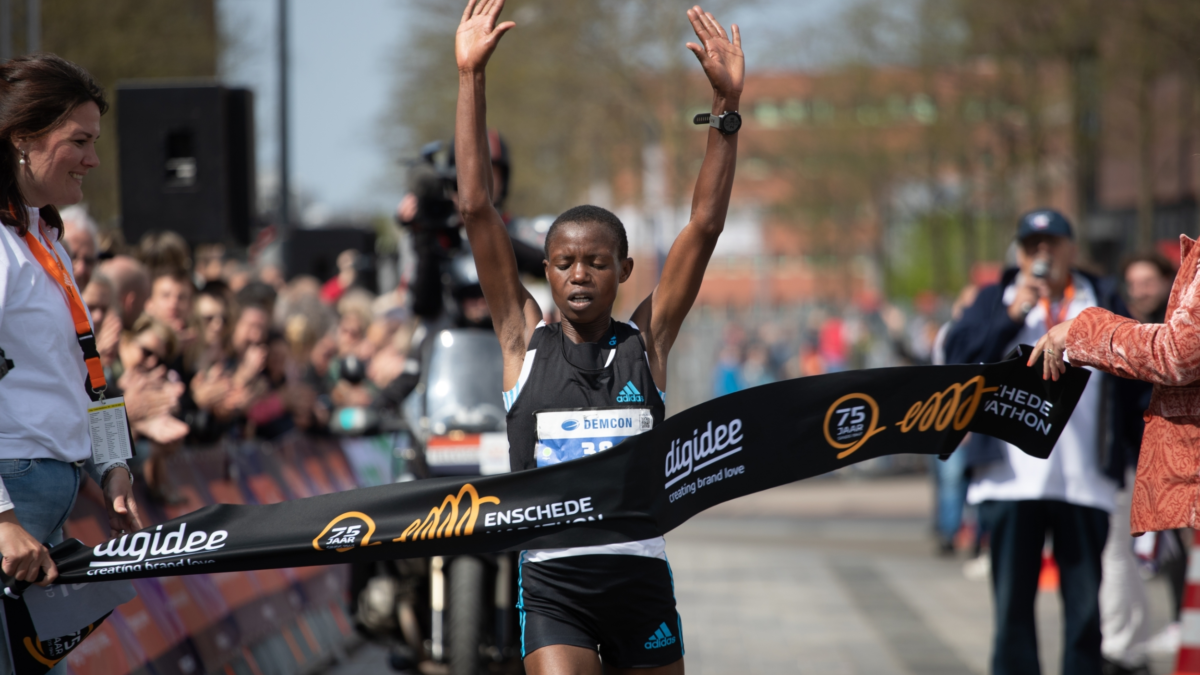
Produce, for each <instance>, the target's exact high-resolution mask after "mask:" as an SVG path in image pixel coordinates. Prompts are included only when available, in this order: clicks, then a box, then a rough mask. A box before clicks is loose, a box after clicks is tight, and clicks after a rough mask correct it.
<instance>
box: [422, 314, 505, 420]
mask: <svg viewBox="0 0 1200 675" xmlns="http://www.w3.org/2000/svg"><path fill="white" fill-rule="evenodd" d="M503 387H504V360H503V357H502V355H501V353H500V343H499V341H497V340H496V335H495V333H493V332H492V331H484V330H444V331H442V332H441V333H439V334H438V335H437V337H435V338H434V344H433V349H432V351H431V352H430V355H429V370H428V379H427V380H426V392H427V393H426V408H425V409H426V411H427V414H428V417H429V425H430V426H429V428H430V430H431V431H433V433H435V434H445V433H447V432H449V431H455V430H457V431H463V432H467V433H483V432H486V431H500V430H503V429H504V428H505V423H504V416H505V413H504V399H503V397H502V396H501V391H502V390H503Z"/></svg>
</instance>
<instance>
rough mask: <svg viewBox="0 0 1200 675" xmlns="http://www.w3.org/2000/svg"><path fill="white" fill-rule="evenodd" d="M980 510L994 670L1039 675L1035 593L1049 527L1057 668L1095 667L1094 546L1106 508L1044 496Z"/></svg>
mask: <svg viewBox="0 0 1200 675" xmlns="http://www.w3.org/2000/svg"><path fill="white" fill-rule="evenodd" d="M979 517H980V521H981V523H982V524H983V526H984V528H985V529H986V530H988V531H989V532H990V536H991V538H990V542H991V543H990V546H991V558H992V593H993V595H994V596H995V604H996V635H995V639H994V643H993V645H992V674H993V675H1038V674H1039V673H1040V672H1041V668H1040V666H1039V664H1038V649H1037V629H1036V626H1035V624H1034V599H1035V598H1036V597H1037V590H1038V576H1039V574H1040V573H1041V568H1042V547H1043V546H1044V544H1045V542H1046V535H1047V534H1049V535H1050V536H1051V537H1052V540H1053V547H1054V560H1055V562H1057V563H1058V568H1059V573H1060V582H1059V584H1060V588H1061V590H1062V598H1063V615H1064V623H1065V626H1064V636H1063V664H1062V674H1063V675H1085V674H1086V675H1098V674H1099V673H1100V553H1101V552H1102V551H1103V550H1104V543H1105V541H1106V540H1107V538H1108V513H1106V512H1104V511H1101V510H1100V509H1094V508H1090V507H1086V506H1076V505H1074V504H1068V503H1066V502H1059V501H1050V500H1035V501H1034V500H1031V501H989V502H984V503H982V504H980V506H979Z"/></svg>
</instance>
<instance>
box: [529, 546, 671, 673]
mask: <svg viewBox="0 0 1200 675" xmlns="http://www.w3.org/2000/svg"><path fill="white" fill-rule="evenodd" d="M518 586H519V595H518V601H517V609H519V610H520V612H521V657H522V658H524V657H526V656H528V655H529V654H532V653H533V652H534V651H536V650H537V649H540V648H541V647H547V646H550V645H573V646H576V647H583V648H585V649H592V650H595V651H597V652H599V653H600V659H601V660H602V661H603V662H604V663H605V664H606V665H608V666H613V667H616V668H651V667H655V666H665V665H668V664H671V663H674V662H676V661H678V660H679V659H681V658H683V627H682V624H681V623H680V620H679V614H678V613H677V612H676V611H675V584H674V581H673V580H672V578H671V566H670V565H669V564H667V561H665V560H660V559H658V558H647V557H643V556H635V555H582V556H571V557H566V558H554V559H551V560H545V561H542V562H533V563H530V562H522V563H521V567H520V574H519V576H518Z"/></svg>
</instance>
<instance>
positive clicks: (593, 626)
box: [455, 0, 745, 675]
mask: <svg viewBox="0 0 1200 675" xmlns="http://www.w3.org/2000/svg"><path fill="white" fill-rule="evenodd" d="M503 7H504V0H470V2H469V4H468V5H467V8H466V10H465V11H464V12H463V17H462V23H461V24H460V25H459V28H458V34H457V37H456V40H455V52H456V56H457V60H458V70H459V89H458V110H457V117H456V129H455V141H456V146H455V147H456V150H455V152H456V163H457V165H458V189H459V200H460V209H461V212H462V217H463V222H464V224H465V226H466V229H467V236H468V238H469V239H470V242H471V249H472V251H473V252H474V256H475V266H476V269H478V270H479V279H480V284H481V285H482V286H483V291H484V295H485V296H486V298H487V303H488V306H489V307H490V309H491V312H492V320H493V322H494V324H495V329H496V334H497V336H498V337H499V338H500V345H501V349H502V351H503V354H504V387H505V390H506V391H505V392H504V400H505V405H506V406H507V407H508V438H509V447H510V450H509V457H510V463H511V465H512V468H513V470H523V469H532V468H535V467H539V466H547V465H549V464H555V463H558V462H562V461H568V460H571V459H576V458H578V457H581V456H584V455H587V454H592V453H594V452H599V451H603V450H605V449H607V448H609V447H611V446H612V445H614V444H616V443H619V442H621V440H623V439H624V438H625V437H627V436H628V435H632V434H633V433H638V432H641V431H645V430H647V429H649V428H651V426H652V425H654V424H658V423H661V422H662V420H663V416H664V410H665V408H664V404H663V399H664V397H665V392H666V390H667V386H666V384H667V355H668V354H669V353H670V350H671V345H672V344H673V343H674V342H675V337H676V336H677V335H678V333H679V327H680V325H681V324H682V323H683V319H684V317H685V316H686V315H687V313H688V310H689V309H690V308H691V306H692V302H694V301H695V299H696V294H697V293H698V292H699V290H700V282H701V280H702V279H703V277H704V269H705V267H706V266H707V264H708V260H709V258H710V257H711V256H712V252H713V248H714V247H715V246H716V244H717V237H718V236H720V234H721V230H722V228H723V227H724V224H725V214H726V212H727V211H728V209H729V193H730V190H731V189H732V186H733V173H734V164H735V160H736V156H737V134H736V125H727V126H725V127H724V129H723V131H719V130H718V129H717V128H712V129H710V130H709V132H708V148H707V150H706V152H705V156H704V164H703V166H702V167H701V169H700V177H699V180H698V181H697V182H696V191H695V195H694V197H693V198H692V215H691V220H690V222H689V223H688V225H687V227H685V228H684V229H683V231H682V232H680V234H679V236H678V237H677V238H676V240H675V243H674V245H672V247H671V251H670V253H669V254H668V255H667V259H666V262H665V264H664V265H663V271H662V279H661V282H660V283H659V285H658V286H657V287H656V288H655V289H654V291H653V292H652V293H651V294H650V296H649V297H648V298H646V299H645V300H644V301H643V302H642V303H641V305H640V306H639V307H638V308H637V310H636V311H635V312H634V313H633V317H632V318H631V320H630V321H629V322H628V323H622V322H619V321H614V320H613V318H612V308H613V302H614V300H615V299H616V295H617V287H618V286H619V285H620V284H621V283H623V282H624V281H625V280H626V279H628V278H629V275H630V273H631V272H632V271H633V260H632V259H631V258H629V256H628V243H627V241H626V237H625V229H624V226H622V224H621V221H620V220H618V219H617V217H616V216H615V215H613V214H612V213H610V212H608V211H606V210H604V209H602V208H599V207H596V206H577V207H575V208H572V209H570V210H568V211H566V212H565V213H563V214H562V215H561V216H559V217H558V219H557V220H555V222H554V224H553V225H552V226H551V227H550V230H549V232H547V234H546V245H545V255H546V261H545V263H544V264H545V266H546V279H547V281H548V282H549V284H550V288H551V293H552V295H553V297H554V304H555V305H557V307H558V309H559V311H560V312H561V315H562V322H561V323H559V324H552V325H546V324H544V323H542V310H541V308H539V307H538V305H537V303H536V302H535V301H534V299H533V298H532V297H531V296H530V294H529V293H528V292H527V291H526V290H525V288H524V286H522V285H521V282H520V280H519V279H518V276H517V264H516V259H515V257H514V254H513V248H512V245H511V244H510V243H509V237H508V232H507V230H506V229H505V227H504V222H503V221H502V220H501V219H500V214H499V213H497V212H496V209H495V208H494V207H493V206H492V204H493V199H492V196H491V176H492V171H491V163H490V159H489V152H488V142H487V125H486V120H485V117H486V115H485V108H486V104H485V101H484V70H485V68H486V66H487V62H488V59H489V57H491V55H492V52H493V51H494V50H495V49H496V45H497V43H498V42H499V40H500V37H501V36H502V35H503V34H504V33H505V32H507V31H508V30H510V29H512V28H513V27H515V25H516V24H514V23H513V22H511V21H509V22H505V23H502V24H499V25H497V24H496V19H497V17H498V16H499V15H500V11H501V9H503ZM687 15H688V19H689V20H690V21H691V24H692V28H693V29H694V30H695V31H696V37H697V38H699V42H700V44H693V43H689V44H688V45H687V47H688V49H690V50H691V51H692V52H693V53H695V55H696V57H697V58H698V59H699V60H700V64H701V65H702V66H703V68H704V73H705V75H707V76H708V80H709V82H710V83H711V84H712V88H713V104H712V114H713V116H714V117H716V116H720V115H723V114H726V113H736V111H737V109H738V102H739V99H740V97H741V93H742V81H743V74H744V70H745V68H744V60H743V57H742V49H741V36H740V34H739V32H738V27H737V26H736V25H734V26H732V40H731V39H730V37H729V36H728V35H727V34H726V32H725V29H723V28H722V27H721V26H720V24H718V23H717V21H716V19H714V18H713V16H712V15H711V14H708V13H706V12H704V11H703V10H701V9H700V8H699V7H693V8H692V9H690V10H688V13H687ZM733 117H734V118H736V115H734V116H733ZM723 121H724V120H722V122H723ZM731 127H732V130H733V131H732V133H724V132H725V131H730V128H731ZM580 416H591V417H593V418H597V419H599V418H607V419H609V420H610V423H607V424H598V425H579V424H575V423H572V422H571V421H570V420H571V418H572V417H574V418H578V417H580ZM585 427H588V428H595V427H601V428H605V429H606V430H605V431H603V432H595V431H584V430H583V429H584V428H585ZM614 429H615V430H614ZM518 583H519V596H518V597H519V601H518V604H517V607H518V608H519V609H520V612H521V645H522V656H523V657H524V662H525V667H526V669H527V670H528V672H530V673H531V674H532V675H543V674H548V673H554V674H559V673H571V674H575V673H601V672H610V673H615V672H624V671H625V670H626V669H632V668H638V669H646V668H649V669H653V670H649V671H646V672H653V673H659V672H661V673H682V672H683V636H682V631H681V626H680V621H679V616H678V614H677V613H676V611H675V597H674V588H673V583H672V580H671V571H670V567H669V565H668V564H667V559H666V542H665V541H664V540H663V539H662V537H657V538H654V539H649V540H645V541H636V542H628V543H623V544H615V545H607V546H592V547H579V548H571V549H556V550H536V551H532V550H531V551H523V552H522V554H521V562H520V573H519V582H518Z"/></svg>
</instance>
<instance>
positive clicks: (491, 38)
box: [454, 0, 517, 71]
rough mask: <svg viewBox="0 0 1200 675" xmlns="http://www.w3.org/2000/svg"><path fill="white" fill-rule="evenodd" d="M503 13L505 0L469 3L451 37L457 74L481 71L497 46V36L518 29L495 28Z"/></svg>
mask: <svg viewBox="0 0 1200 675" xmlns="http://www.w3.org/2000/svg"><path fill="white" fill-rule="evenodd" d="M502 9H504V0H470V2H468V3H467V8H466V9H465V10H463V15H462V21H461V22H460V23H459V24H458V33H456V34H455V36H454V56H455V58H456V59H457V60H458V69H459V70H460V71H481V70H483V68H484V67H485V66H487V62H488V59H490V58H491V57H492V52H493V51H495V50H496V45H497V44H499V43H500V36H501V35H504V34H505V33H506V32H508V30H509V29H511V28H515V27H516V26H517V24H516V23H514V22H512V21H505V22H504V23H502V24H500V25H499V26H497V25H496V18H497V17H499V16H500V10H502Z"/></svg>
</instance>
